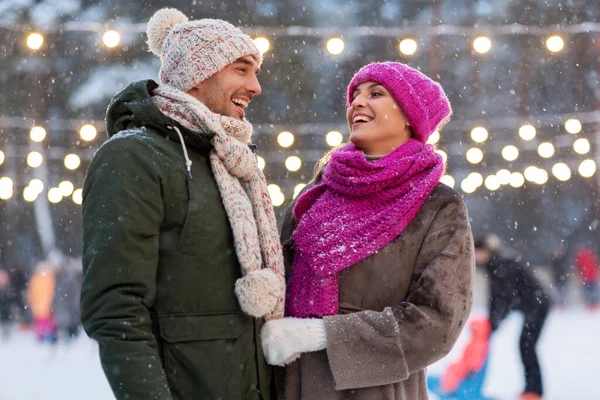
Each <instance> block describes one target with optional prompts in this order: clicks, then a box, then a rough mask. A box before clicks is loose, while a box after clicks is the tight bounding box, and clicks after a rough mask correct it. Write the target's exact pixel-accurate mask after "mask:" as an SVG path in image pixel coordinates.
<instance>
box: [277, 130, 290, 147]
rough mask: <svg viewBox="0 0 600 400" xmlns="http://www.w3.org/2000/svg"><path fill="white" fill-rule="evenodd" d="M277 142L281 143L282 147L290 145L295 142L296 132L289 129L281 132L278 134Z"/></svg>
mask: <svg viewBox="0 0 600 400" xmlns="http://www.w3.org/2000/svg"><path fill="white" fill-rule="evenodd" d="M277 143H279V145H280V146H281V147H286V148H287V147H290V146H291V145H293V144H294V134H293V133H292V132H287V131H284V132H281V133H280V134H279V135H277Z"/></svg>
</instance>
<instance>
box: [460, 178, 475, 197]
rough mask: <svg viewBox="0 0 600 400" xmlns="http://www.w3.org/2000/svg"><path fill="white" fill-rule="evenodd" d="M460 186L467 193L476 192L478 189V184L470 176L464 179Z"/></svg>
mask: <svg viewBox="0 0 600 400" xmlns="http://www.w3.org/2000/svg"><path fill="white" fill-rule="evenodd" d="M460 188H461V190H462V191H463V192H465V193H467V194H471V193H474V192H475V190H477V186H476V185H475V184H474V183H473V181H471V180H470V179H468V178H465V179H463V181H462V182H461V183H460Z"/></svg>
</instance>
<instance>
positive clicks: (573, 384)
mask: <svg viewBox="0 0 600 400" xmlns="http://www.w3.org/2000/svg"><path fill="white" fill-rule="evenodd" d="M474 314H477V311H476V312H475V313H474ZM520 322H521V319H520V315H518V314H514V315H512V316H511V317H509V319H507V320H506V322H505V323H504V324H503V325H502V326H501V328H500V329H499V331H498V332H497V333H496V335H495V336H494V338H493V340H492V344H491V361H490V368H489V375H488V379H487V381H486V385H485V393H486V394H487V395H489V396H492V397H495V398H496V399H498V400H514V399H517V398H518V394H519V392H520V390H521V389H522V385H523V378H522V369H521V364H520V361H519V354H518V349H517V340H518V337H519V333H520ZM467 338H468V332H467V331H465V332H464V333H463V335H462V336H461V338H460V339H459V342H458V343H457V345H456V346H455V348H454V349H453V351H452V352H451V353H450V354H449V355H448V357H446V358H444V359H443V360H441V361H439V362H438V363H436V364H434V365H433V366H431V367H430V368H429V373H430V374H439V373H440V371H441V370H442V369H443V368H444V366H446V365H447V364H448V363H449V362H450V361H452V359H454V358H456V356H457V355H458V354H459V353H460V351H461V348H462V346H463V345H464V343H465V341H466V339H467ZM538 349H539V352H540V355H541V363H542V368H543V373H544V383H545V386H546V399H547V400H598V399H600V385H598V364H599V362H600V312H595V313H590V312H588V311H586V310H584V309H581V308H573V309H567V310H555V311H552V313H551V314H550V317H549V319H548V322H547V325H546V327H545V330H544V332H543V334H542V337H541V339H540V343H539V347H538ZM110 398H112V394H111V391H110V389H109V387H108V384H107V383H106V381H105V378H104V375H103V372H102V369H101V367H100V363H99V360H98V355H97V346H96V344H95V343H94V342H92V341H91V340H89V339H88V338H87V337H86V336H85V335H81V336H79V337H78V338H77V339H76V340H74V341H73V342H72V343H70V344H68V345H67V344H65V343H59V344H57V345H56V346H50V345H42V344H39V343H37V342H36V341H35V338H34V337H33V334H32V333H31V332H21V331H15V332H13V334H12V335H11V337H10V338H9V339H8V340H7V341H4V342H0V400H40V399H52V400H80V399H87V400H106V399H110ZM433 399H434V396H432V400H433Z"/></svg>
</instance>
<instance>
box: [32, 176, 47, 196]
mask: <svg viewBox="0 0 600 400" xmlns="http://www.w3.org/2000/svg"><path fill="white" fill-rule="evenodd" d="M28 187H30V188H31V190H33V191H34V192H35V193H37V194H40V193H42V192H43V191H44V182H42V180H41V179H38V178H34V179H32V180H30V181H29V185H28Z"/></svg>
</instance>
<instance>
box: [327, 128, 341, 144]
mask: <svg viewBox="0 0 600 400" xmlns="http://www.w3.org/2000/svg"><path fill="white" fill-rule="evenodd" d="M325 141H326V142H327V144H328V145H329V146H331V147H336V146H339V145H340V144H342V142H343V141H344V136H342V134H341V133H340V132H338V131H330V132H327V135H325Z"/></svg>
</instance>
